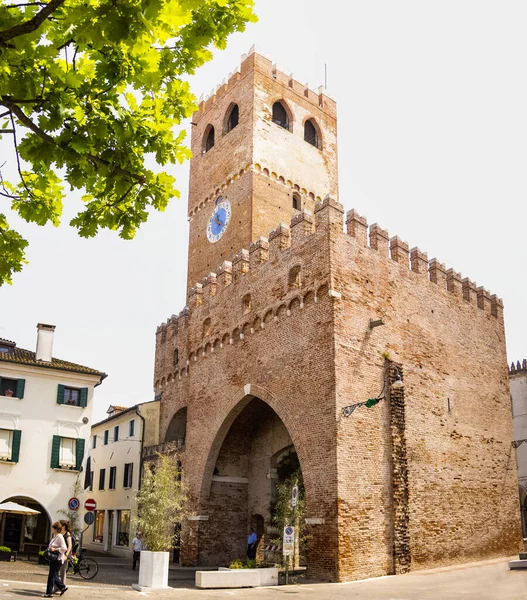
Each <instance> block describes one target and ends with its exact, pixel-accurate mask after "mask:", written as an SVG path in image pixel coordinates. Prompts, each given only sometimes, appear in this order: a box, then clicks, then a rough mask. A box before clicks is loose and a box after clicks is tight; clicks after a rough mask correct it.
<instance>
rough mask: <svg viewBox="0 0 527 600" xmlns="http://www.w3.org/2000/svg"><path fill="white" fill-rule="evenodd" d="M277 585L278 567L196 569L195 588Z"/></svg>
mask: <svg viewBox="0 0 527 600" xmlns="http://www.w3.org/2000/svg"><path fill="white" fill-rule="evenodd" d="M270 585H278V569H277V568H276V567H268V568H265V569H229V568H227V567H220V568H219V569H218V571H196V587H197V588H243V587H260V586H270Z"/></svg>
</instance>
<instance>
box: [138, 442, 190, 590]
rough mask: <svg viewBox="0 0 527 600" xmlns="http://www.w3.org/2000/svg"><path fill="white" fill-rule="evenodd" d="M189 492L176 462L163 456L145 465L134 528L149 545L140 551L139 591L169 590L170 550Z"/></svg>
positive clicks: (185, 512) (146, 544) (184, 513)
mask: <svg viewBox="0 0 527 600" xmlns="http://www.w3.org/2000/svg"><path fill="white" fill-rule="evenodd" d="M187 504H188V499H187V492H186V490H185V488H184V487H183V484H182V483H181V473H180V471H179V469H178V467H177V465H176V464H175V462H174V460H173V459H172V458H171V457H169V456H166V455H164V454H159V453H158V454H157V459H156V460H155V461H153V462H152V463H151V464H149V465H146V466H145V471H144V476H143V481H142V484H141V489H140V490H139V491H138V492H137V496H136V500H135V509H136V517H135V525H136V529H137V531H140V532H141V534H142V541H143V543H144V544H145V546H146V549H145V550H142V551H141V558H140V562H139V582H138V584H134V585H133V586H132V587H133V588H134V589H137V590H139V591H144V590H152V589H166V588H168V565H169V559H170V554H169V552H170V550H172V549H173V548H174V546H175V541H176V540H175V538H176V535H175V528H176V525H177V524H180V523H181V521H182V520H183V518H184V517H185V516H186V514H187Z"/></svg>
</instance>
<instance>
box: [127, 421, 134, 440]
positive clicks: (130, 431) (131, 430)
mask: <svg viewBox="0 0 527 600" xmlns="http://www.w3.org/2000/svg"><path fill="white" fill-rule="evenodd" d="M134 435H135V419H132V420H131V421H130V423H128V436H129V437H134Z"/></svg>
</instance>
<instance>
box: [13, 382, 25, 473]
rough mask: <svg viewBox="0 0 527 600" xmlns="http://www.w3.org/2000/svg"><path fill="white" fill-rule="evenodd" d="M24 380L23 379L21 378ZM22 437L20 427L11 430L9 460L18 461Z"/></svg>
mask: <svg viewBox="0 0 527 600" xmlns="http://www.w3.org/2000/svg"><path fill="white" fill-rule="evenodd" d="M22 381H24V380H22ZM21 437H22V432H21V431H20V429H15V430H14V431H13V447H12V448H11V462H18V458H19V456H20V438H21Z"/></svg>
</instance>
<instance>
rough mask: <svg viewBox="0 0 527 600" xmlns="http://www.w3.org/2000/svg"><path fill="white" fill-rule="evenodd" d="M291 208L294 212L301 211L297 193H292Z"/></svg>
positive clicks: (299, 198) (299, 197) (300, 202)
mask: <svg viewBox="0 0 527 600" xmlns="http://www.w3.org/2000/svg"><path fill="white" fill-rule="evenodd" d="M293 208H294V209H295V210H301V209H302V198H301V196H300V194H299V193H298V192H293Z"/></svg>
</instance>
